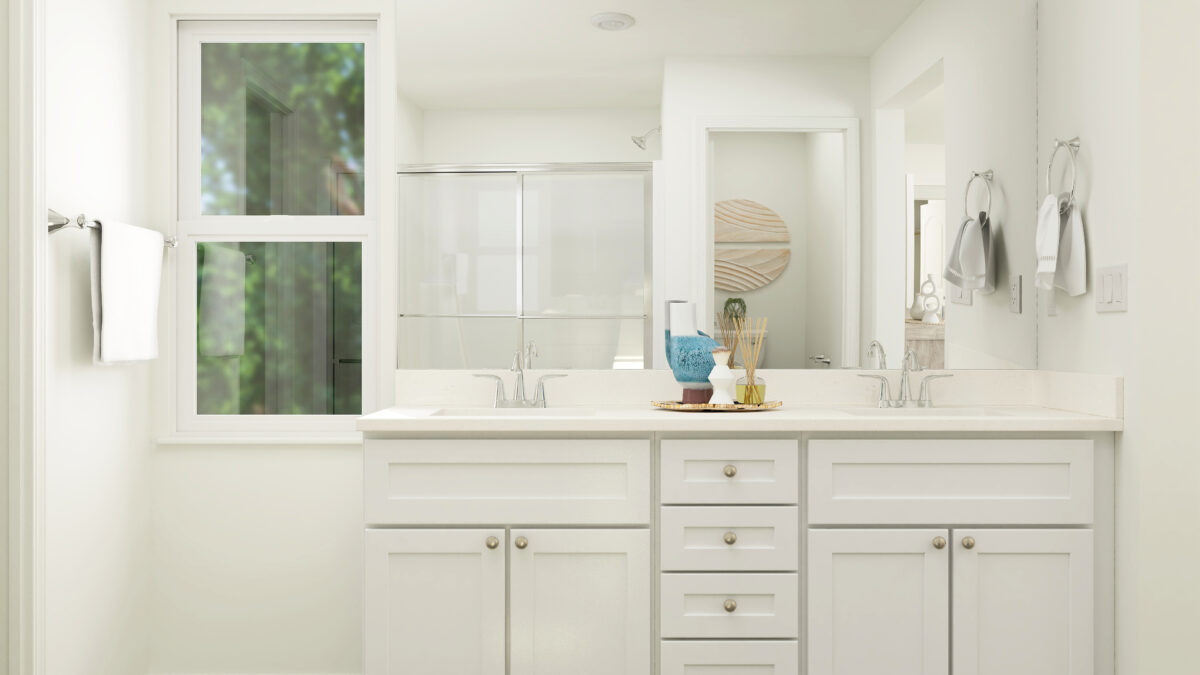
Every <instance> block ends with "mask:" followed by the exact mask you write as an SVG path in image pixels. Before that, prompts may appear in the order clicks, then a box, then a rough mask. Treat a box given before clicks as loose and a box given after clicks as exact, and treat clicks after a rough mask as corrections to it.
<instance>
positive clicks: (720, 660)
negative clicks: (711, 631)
mask: <svg viewBox="0 0 1200 675" xmlns="http://www.w3.org/2000/svg"><path fill="white" fill-rule="evenodd" d="M661 671H662V675H797V673H799V672H800V647H799V645H798V644H797V643H796V642H795V641H793V640H667V641H664V642H663V643H662V668H661Z"/></svg>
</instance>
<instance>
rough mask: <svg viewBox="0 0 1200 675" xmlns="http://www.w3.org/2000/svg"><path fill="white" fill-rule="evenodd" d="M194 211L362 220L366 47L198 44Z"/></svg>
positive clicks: (344, 44)
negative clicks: (197, 203) (197, 158)
mask: <svg viewBox="0 0 1200 675" xmlns="http://www.w3.org/2000/svg"><path fill="white" fill-rule="evenodd" d="M200 56H201V68H200V79H201V91H200V104H201V114H200V128H201V139H200V153H201V197H200V211H201V213H203V214H205V215H223V216H227V215H249V216H261V215H298V216H308V215H363V204H364V198H363V180H364V178H363V160H364V140H363V139H364V131H365V124H364V123H365V115H364V111H365V91H364V86H365V81H366V80H365V77H364V63H365V60H364V49H363V44H362V43H206V44H203V45H201V49H200Z"/></svg>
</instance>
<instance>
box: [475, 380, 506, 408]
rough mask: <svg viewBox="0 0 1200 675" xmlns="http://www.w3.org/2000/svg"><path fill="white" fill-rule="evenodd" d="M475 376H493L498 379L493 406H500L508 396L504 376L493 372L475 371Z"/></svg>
mask: <svg viewBox="0 0 1200 675" xmlns="http://www.w3.org/2000/svg"><path fill="white" fill-rule="evenodd" d="M472 376H473V377H482V378H485V379H486V378H491V379H493V380H495V381H496V398H495V399H494V400H493V401H492V407H493V408H499V407H500V406H501V404H503V403H505V402H506V401H507V400H508V398H507V397H506V396H505V395H504V378H502V377H500V376H499V375H493V374H491V373H473V374H472Z"/></svg>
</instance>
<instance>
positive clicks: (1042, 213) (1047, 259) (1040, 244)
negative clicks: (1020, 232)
mask: <svg viewBox="0 0 1200 675" xmlns="http://www.w3.org/2000/svg"><path fill="white" fill-rule="evenodd" d="M1061 233H1062V212H1061V210H1060V205H1059V198H1058V197H1057V196H1055V195H1046V199H1045V200H1043V201H1042V207H1041V208H1040V209H1038V220H1037V237H1036V240H1035V242H1034V245H1035V246H1036V247H1037V273H1036V274H1035V275H1034V283H1035V284H1036V285H1037V287H1038V288H1045V289H1047V290H1053V288H1054V275H1055V273H1056V272H1057V270H1058V246H1059V239H1060V237H1061Z"/></svg>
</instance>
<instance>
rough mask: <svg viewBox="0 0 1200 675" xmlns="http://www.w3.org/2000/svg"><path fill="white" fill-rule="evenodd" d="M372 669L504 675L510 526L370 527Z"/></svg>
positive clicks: (370, 673)
mask: <svg viewBox="0 0 1200 675" xmlns="http://www.w3.org/2000/svg"><path fill="white" fill-rule="evenodd" d="M366 548H367V550H366V589H365V590H366V592H365V597H366V613H365V620H366V625H365V626H364V629H365V631H366V634H365V641H366V647H365V652H366V653H365V665H366V668H365V671H366V675H504V554H505V551H504V530H502V529H494V530H367V541H366Z"/></svg>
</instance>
